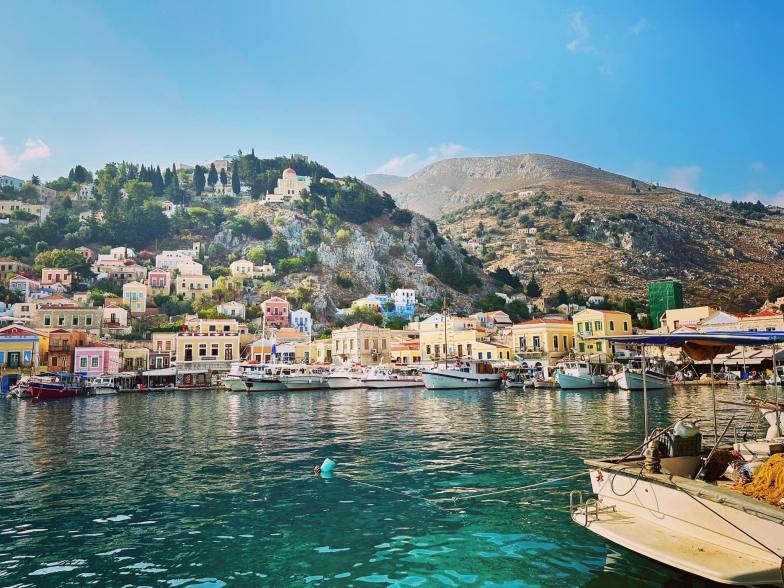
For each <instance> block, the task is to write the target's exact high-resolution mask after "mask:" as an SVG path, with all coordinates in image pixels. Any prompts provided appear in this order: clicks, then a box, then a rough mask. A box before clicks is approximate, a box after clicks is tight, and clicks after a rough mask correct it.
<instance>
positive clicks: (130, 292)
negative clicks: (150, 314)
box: [122, 281, 147, 315]
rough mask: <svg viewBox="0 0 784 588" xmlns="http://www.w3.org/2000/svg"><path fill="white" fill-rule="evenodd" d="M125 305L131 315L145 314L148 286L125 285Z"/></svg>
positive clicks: (123, 289)
mask: <svg viewBox="0 0 784 588" xmlns="http://www.w3.org/2000/svg"><path fill="white" fill-rule="evenodd" d="M122 292H123V304H124V305H125V306H127V307H128V310H129V311H130V313H131V314H135V315H139V314H144V312H145V310H147V286H145V285H144V284H142V283H141V282H136V281H134V282H128V283H127V284H123V288H122Z"/></svg>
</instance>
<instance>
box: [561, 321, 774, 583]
mask: <svg viewBox="0 0 784 588" xmlns="http://www.w3.org/2000/svg"><path fill="white" fill-rule="evenodd" d="M609 339H610V340H611V341H613V342H619V343H625V344H630V343H631V344H640V345H669V346H673V347H680V348H682V349H683V350H684V351H686V353H687V354H689V355H690V356H691V357H692V358H693V359H696V358H699V359H706V358H707V359H710V361H711V369H712V367H713V358H714V357H715V356H716V355H717V354H718V353H720V352H721V353H727V352H730V351H732V349H734V347H735V345H759V344H764V343H766V342H767V343H781V342H784V333H782V332H777V333H772V334H771V333H766V334H764V336H763V334H761V333H756V334H755V333H747V332H738V333H732V334H730V333H721V334H702V333H695V334H686V333H681V334H668V335H649V336H647V335H638V336H628V337H612V338H609ZM643 365H644V357H643ZM644 377H645V378H646V386H645V390H647V389H648V386H647V384H648V382H647V379H648V375H647V373H646V374H645V376H644ZM712 388H713V401H714V416H713V430H714V435H713V438H714V443H713V446H714V449H712V450H711V451H710V453H707V449H706V450H703V449H701V447H700V446H701V436H700V437H696V436H695V433H694V431H695V430H697V427H696V425H694V424H688V425H687V424H686V423H685V421H683V420H680V421H677V422H676V423H675V424H674V425H673V426H671V427H668V428H667V429H664V430H662V431H654V432H653V433H651V434H650V435H649V434H648V409H647V394H646V395H645V396H644V400H643V415H644V422H645V432H646V436H645V439H646V441H645V442H644V443H643V445H641V446H640V447H638V448H637V450H641V451H642V452H643V453H642V454H640V453H637V450H635V451H632V452H631V453H629V454H627V455H626V456H624V457H621V458H613V459H589V460H586V462H585V463H586V464H587V466H588V470H589V474H590V477H591V489H592V491H593V493H594V494H595V495H596V498H590V499H587V500H586V499H585V497H584V496H583V491H575V492H572V493H571V495H570V511H571V517H572V519H573V520H574V521H575V522H576V523H578V524H580V525H581V526H583V527H585V528H586V529H588V530H589V531H591V532H593V533H596V534H597V535H600V536H601V537H604V538H605V539H607V540H609V541H612V542H614V543H617V544H619V545H621V546H623V547H626V548H628V549H630V550H632V551H635V552H637V553H640V554H642V555H644V556H647V557H650V558H652V559H654V560H656V561H659V562H661V563H663V564H666V565H669V566H672V567H675V568H678V569H680V570H683V571H686V572H689V573H691V574H695V575H698V576H701V577H703V578H706V579H709V580H712V581H715V582H721V583H724V584H735V585H759V584H764V585H775V586H784V508H781V507H780V506H774V505H773V504H769V503H767V502H765V501H763V500H760V499H757V498H754V497H751V496H746V495H745V493H741V492H740V491H738V490H737V487H736V486H735V485H734V481H732V480H730V479H727V478H726V477H725V476H726V472H727V471H729V470H728V469H727V462H726V461H722V460H723V459H727V458H728V459H736V457H734V456H732V455H731V454H728V453H725V455H724V457H723V458H722V457H721V452H718V451H716V448H719V447H720V446H721V442H722V440H723V438H724V436H725V435H726V433H727V431H728V429H729V428H730V425H732V422H733V421H732V420H730V422H729V423H728V424H727V426H726V427H725V428H724V431H723V432H722V433H721V434H719V428H718V418H717V411H716V397H715V387H714V385H713V384H712ZM774 408H776V405H775V403H774ZM774 412H775V411H774ZM679 429H680V431H679ZM690 431H691V432H690ZM660 440H664V443H663V452H662V453H660V451H659V444H660ZM776 441H777V443H778V440H776ZM741 445H744V443H736V444H735V446H734V447H733V448H734V449H735V450H736V451H737V450H738V449H739V448H740V447H739V446H741ZM746 445H747V444H746ZM755 445H759V443H755ZM765 445H767V455H768V456H769V457H767V459H769V460H771V461H770V464H769V465H770V468H771V469H770V470H769V471H768V473H767V474H766V477H763V478H762V480H763V481H762V486H761V487H762V488H763V490H765V491H766V492H767V491H768V490H774V491H775V488H772V489H771V488H770V486H769V483H768V482H767V481H766V480H767V479H768V477H770V478H771V479H772V483H773V484H775V483H776V480H777V479H778V478H780V474H777V473H773V472H776V468H780V467H781V465H782V464H781V462H780V461H776V460H777V459H780V458H778V456H772V457H771V456H770V454H771V453H773V452H774V448H773V445H772V444H771V443H769V442H768V443H765ZM706 453H707V455H706ZM757 455H758V456H759V453H757ZM712 459H714V460H715V461H713V462H712ZM757 459H759V457H757ZM740 463H741V466H742V464H743V462H740ZM764 463H765V462H763V464H764ZM711 464H713V466H714V467H711ZM749 465H753V464H749ZM761 467H766V466H765V465H762V466H761ZM731 469H732V470H733V471H735V472H741V473H742V472H744V471H746V470H745V469H744V467H740V469H738V466H737V465H736V466H734V467H733V468H731ZM748 472H749V476H752V477H753V476H754V475H755V474H754V473H753V472H751V470H749V471H748ZM733 488H735V489H733ZM756 491H757V488H756V487H755V486H752V487H751V488H750V493H752V494H753V493H755V492H756ZM771 495H772V496H777V495H778V493H777V491H775V492H774V493H773V494H771ZM774 500H775V499H774Z"/></svg>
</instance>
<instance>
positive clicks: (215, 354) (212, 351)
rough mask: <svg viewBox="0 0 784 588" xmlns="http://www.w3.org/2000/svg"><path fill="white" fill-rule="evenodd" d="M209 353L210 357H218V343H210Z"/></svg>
mask: <svg viewBox="0 0 784 588" xmlns="http://www.w3.org/2000/svg"><path fill="white" fill-rule="evenodd" d="M210 355H212V357H218V344H217V343H213V344H212V348H211V349H210Z"/></svg>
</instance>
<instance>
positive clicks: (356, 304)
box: [351, 296, 384, 312]
mask: <svg viewBox="0 0 784 588" xmlns="http://www.w3.org/2000/svg"><path fill="white" fill-rule="evenodd" d="M383 306H384V304H383V303H382V302H381V301H380V300H379V299H378V298H376V297H375V296H365V297H364V298H357V299H356V300H354V301H353V302H352V303H351V310H364V309H367V310H372V311H374V312H381V311H382V310H384V308H382V307H383Z"/></svg>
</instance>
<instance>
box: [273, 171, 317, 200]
mask: <svg viewBox="0 0 784 588" xmlns="http://www.w3.org/2000/svg"><path fill="white" fill-rule="evenodd" d="M309 188H310V178H309V177H307V176H298V175H297V172H296V171H294V170H293V169H292V168H290V167H289V168H286V169H285V170H283V175H282V176H281V177H280V178H279V179H278V185H277V186H276V187H275V190H274V191H273V193H272V194H267V195H266V196H265V197H264V199H265V201H267V202H269V203H272V204H274V203H281V202H288V201H292V200H300V199H301V196H300V194H301V193H302V191H303V190H307V189H309Z"/></svg>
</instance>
